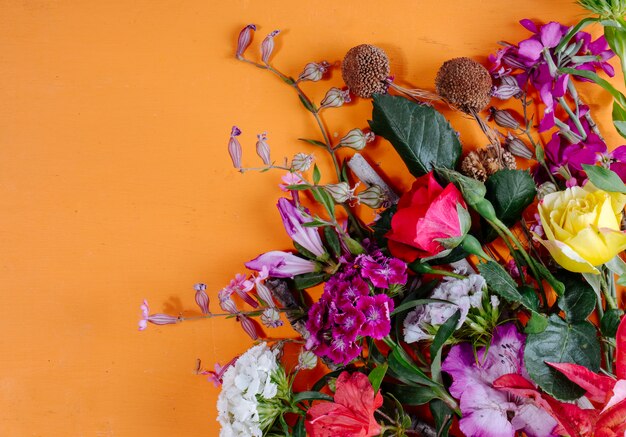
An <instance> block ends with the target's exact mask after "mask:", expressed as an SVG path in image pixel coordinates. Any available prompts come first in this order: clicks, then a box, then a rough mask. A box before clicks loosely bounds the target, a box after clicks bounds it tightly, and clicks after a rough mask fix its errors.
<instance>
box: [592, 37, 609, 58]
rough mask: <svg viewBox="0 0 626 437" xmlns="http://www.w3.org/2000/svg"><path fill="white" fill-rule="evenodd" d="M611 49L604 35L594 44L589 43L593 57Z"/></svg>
mask: <svg viewBox="0 0 626 437" xmlns="http://www.w3.org/2000/svg"><path fill="white" fill-rule="evenodd" d="M608 48H609V44H608V43H607V42H606V38H605V37H604V35H602V36H601V37H600V38H598V39H597V40H595V41H594V42H592V43H589V51H590V52H591V54H593V55H599V54H601V53H602V52H604V51H606V50H607V49H608Z"/></svg>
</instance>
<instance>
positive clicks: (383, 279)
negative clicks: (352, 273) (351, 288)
mask: <svg viewBox="0 0 626 437" xmlns="http://www.w3.org/2000/svg"><path fill="white" fill-rule="evenodd" d="M357 262H358V263H359V264H360V265H361V267H362V269H363V270H362V275H363V276H364V277H366V278H367V279H369V280H370V281H372V284H374V286H375V287H378V288H384V289H388V288H389V287H390V286H391V285H396V284H406V280H407V273H406V263H405V262H404V261H402V260H400V259H398V258H387V257H380V258H378V259H377V260H375V259H374V258H373V257H372V256H359V258H357Z"/></svg>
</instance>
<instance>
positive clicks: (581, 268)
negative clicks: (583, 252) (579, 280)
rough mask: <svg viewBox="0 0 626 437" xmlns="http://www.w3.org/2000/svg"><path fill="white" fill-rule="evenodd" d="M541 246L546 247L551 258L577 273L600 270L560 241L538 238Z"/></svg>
mask: <svg viewBox="0 0 626 437" xmlns="http://www.w3.org/2000/svg"><path fill="white" fill-rule="evenodd" d="M539 242H540V243H541V244H543V246H544V247H545V248H546V249H548V251H549V252H550V255H552V258H554V260H555V261H556V262H557V263H558V264H559V265H560V266H561V267H563V268H564V269H566V270H569V271H570V272H577V273H593V274H596V275H597V274H599V273H600V272H599V271H598V269H596V268H595V267H594V266H593V265H591V264H590V263H589V262H588V261H587V260H585V259H584V258H582V257H581V256H580V255H578V254H577V253H576V252H574V250H573V249H572V248H571V247H569V246H568V245H567V244H565V243H562V242H560V241H546V240H539Z"/></svg>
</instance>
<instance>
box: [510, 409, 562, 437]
mask: <svg viewBox="0 0 626 437" xmlns="http://www.w3.org/2000/svg"><path fill="white" fill-rule="evenodd" d="M511 424H512V425H513V427H514V428H515V430H517V431H524V433H525V434H526V435H527V436H528V437H546V436H553V435H555V434H553V432H554V428H555V427H556V425H557V423H556V420H554V419H553V418H552V416H550V415H549V414H548V413H547V412H546V411H544V410H542V409H540V408H537V407H536V406H534V405H532V404H525V405H522V406H521V407H519V408H518V409H517V411H516V412H515V416H513V419H512V420H511Z"/></svg>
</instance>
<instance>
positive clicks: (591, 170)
mask: <svg viewBox="0 0 626 437" xmlns="http://www.w3.org/2000/svg"><path fill="white" fill-rule="evenodd" d="M583 169H584V170H585V173H587V177H588V178H589V180H590V181H591V183H592V184H594V185H595V186H596V187H598V188H599V189H601V190H604V191H609V192H613V193H622V194H626V184H624V182H622V180H621V179H620V177H619V176H618V175H617V173H615V172H614V171H611V170H609V169H608V168H604V167H599V166H597V165H588V164H583Z"/></svg>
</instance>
